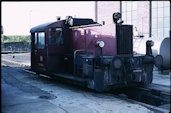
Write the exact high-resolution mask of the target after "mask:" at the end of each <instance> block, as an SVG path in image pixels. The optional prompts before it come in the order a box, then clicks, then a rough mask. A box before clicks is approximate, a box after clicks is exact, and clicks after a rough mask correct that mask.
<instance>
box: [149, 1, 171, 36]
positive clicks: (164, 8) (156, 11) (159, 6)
mask: <svg viewBox="0 0 171 113" xmlns="http://www.w3.org/2000/svg"><path fill="white" fill-rule="evenodd" d="M151 30H152V31H151V34H152V37H154V38H165V37H168V36H169V30H170V2H169V1H152V2H151Z"/></svg>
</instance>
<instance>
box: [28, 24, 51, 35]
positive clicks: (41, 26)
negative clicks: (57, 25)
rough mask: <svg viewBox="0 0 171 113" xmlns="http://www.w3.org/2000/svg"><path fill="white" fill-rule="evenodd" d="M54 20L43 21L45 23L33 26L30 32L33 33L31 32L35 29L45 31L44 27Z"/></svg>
mask: <svg viewBox="0 0 171 113" xmlns="http://www.w3.org/2000/svg"><path fill="white" fill-rule="evenodd" d="M52 23H54V22H48V23H45V24H41V25H38V26H36V27H33V28H32V29H31V30H30V32H31V33H33V32H37V31H45V29H46V27H47V26H48V25H50V24H52Z"/></svg>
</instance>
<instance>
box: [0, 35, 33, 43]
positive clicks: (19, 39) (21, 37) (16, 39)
mask: <svg viewBox="0 0 171 113" xmlns="http://www.w3.org/2000/svg"><path fill="white" fill-rule="evenodd" d="M1 38H3V39H1V40H3V43H9V42H25V43H30V35H9V36H5V35H3V36H2V35H1Z"/></svg>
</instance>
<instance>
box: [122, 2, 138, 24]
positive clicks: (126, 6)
mask: <svg viewBox="0 0 171 113" xmlns="http://www.w3.org/2000/svg"><path fill="white" fill-rule="evenodd" d="M121 4H122V20H123V21H124V23H125V24H130V25H133V26H137V2H136V1H122V2H121Z"/></svg>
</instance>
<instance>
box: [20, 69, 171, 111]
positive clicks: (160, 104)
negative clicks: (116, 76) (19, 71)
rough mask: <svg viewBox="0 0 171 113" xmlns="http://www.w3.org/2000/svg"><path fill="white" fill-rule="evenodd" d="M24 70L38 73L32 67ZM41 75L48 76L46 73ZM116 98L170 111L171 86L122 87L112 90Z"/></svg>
mask: <svg viewBox="0 0 171 113" xmlns="http://www.w3.org/2000/svg"><path fill="white" fill-rule="evenodd" d="M23 71H25V72H28V73H32V74H36V73H35V72H33V71H31V70H30V69H24V70H23ZM40 76H43V77H48V78H49V76H46V75H44V74H40ZM110 93H112V94H114V96H115V97H116V98H119V99H122V100H126V101H128V102H130V103H134V104H140V105H142V106H145V107H147V108H148V109H150V110H152V111H154V112H155V113H169V112H170V87H169V86H164V85H158V84H151V85H149V86H146V87H134V88H122V89H116V90H114V91H111V92H110Z"/></svg>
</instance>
